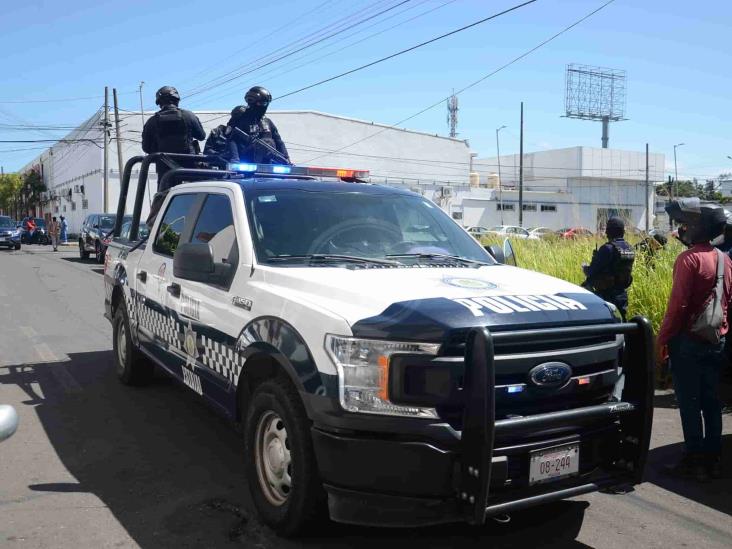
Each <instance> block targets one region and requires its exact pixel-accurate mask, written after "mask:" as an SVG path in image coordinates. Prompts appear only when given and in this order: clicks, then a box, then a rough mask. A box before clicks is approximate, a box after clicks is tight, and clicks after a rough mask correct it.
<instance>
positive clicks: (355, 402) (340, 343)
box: [325, 334, 440, 418]
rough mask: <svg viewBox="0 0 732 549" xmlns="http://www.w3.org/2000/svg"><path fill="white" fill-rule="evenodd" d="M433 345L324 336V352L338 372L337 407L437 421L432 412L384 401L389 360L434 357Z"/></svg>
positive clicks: (351, 410) (435, 349)
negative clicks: (405, 356)
mask: <svg viewBox="0 0 732 549" xmlns="http://www.w3.org/2000/svg"><path fill="white" fill-rule="evenodd" d="M439 347H440V346H439V345H437V344H434V343H398V342H393V341H378V340H372V339H356V338H352V337H341V336H335V335H331V334H328V335H326V336H325V349H326V351H327V352H328V355H329V356H330V358H331V359H332V360H333V363H334V364H335V366H336V368H337V370H338V388H339V393H340V401H341V406H343V409H344V410H347V411H349V412H360V413H367V414H383V415H388V416H403V417H421V418H437V417H438V416H437V412H436V411H435V410H434V409H433V408H415V407H411V406H399V405H396V404H392V403H391V402H389V399H388V383H389V360H390V358H391V356H392V355H395V354H400V353H410V354H414V353H424V354H428V355H436V354H437V350H438V349H439Z"/></svg>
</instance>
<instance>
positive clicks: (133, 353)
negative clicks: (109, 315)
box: [112, 299, 154, 385]
mask: <svg viewBox="0 0 732 549" xmlns="http://www.w3.org/2000/svg"><path fill="white" fill-rule="evenodd" d="M112 326H113V332H112V351H113V354H114V366H115V370H116V371H117V377H118V378H119V379H120V381H122V383H124V384H125V385H145V384H146V383H149V382H150V380H151V379H152V377H153V371H154V370H153V365H152V364H151V363H150V362H149V361H148V360H147V359H146V358H145V357H144V356H143V355H142V353H140V351H138V350H137V349H136V348H135V346H134V344H133V343H132V334H131V332H130V317H129V315H128V313H127V304H126V303H125V301H124V299H123V300H122V301H121V302H120V304H119V306H118V307H117V311H116V312H115V313H114V323H113V325H112Z"/></svg>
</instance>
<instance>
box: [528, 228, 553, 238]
mask: <svg viewBox="0 0 732 549" xmlns="http://www.w3.org/2000/svg"><path fill="white" fill-rule="evenodd" d="M529 234H530V235H532V236H535V237H537V238H547V237H550V236H554V235H555V234H556V231H553V230H552V229H548V228H547V227H534V228H533V229H529Z"/></svg>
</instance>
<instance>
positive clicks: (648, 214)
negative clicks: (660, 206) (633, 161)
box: [646, 143, 655, 234]
mask: <svg viewBox="0 0 732 549" xmlns="http://www.w3.org/2000/svg"><path fill="white" fill-rule="evenodd" d="M654 205H655V200H654ZM649 232H651V189H650V182H649V180H648V143H646V234H648V233H649Z"/></svg>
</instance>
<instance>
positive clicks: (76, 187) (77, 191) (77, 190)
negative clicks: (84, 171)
mask: <svg viewBox="0 0 732 549" xmlns="http://www.w3.org/2000/svg"><path fill="white" fill-rule="evenodd" d="M74 192H75V193H79V192H81V191H80V190H79V186H78V185H74Z"/></svg>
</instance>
